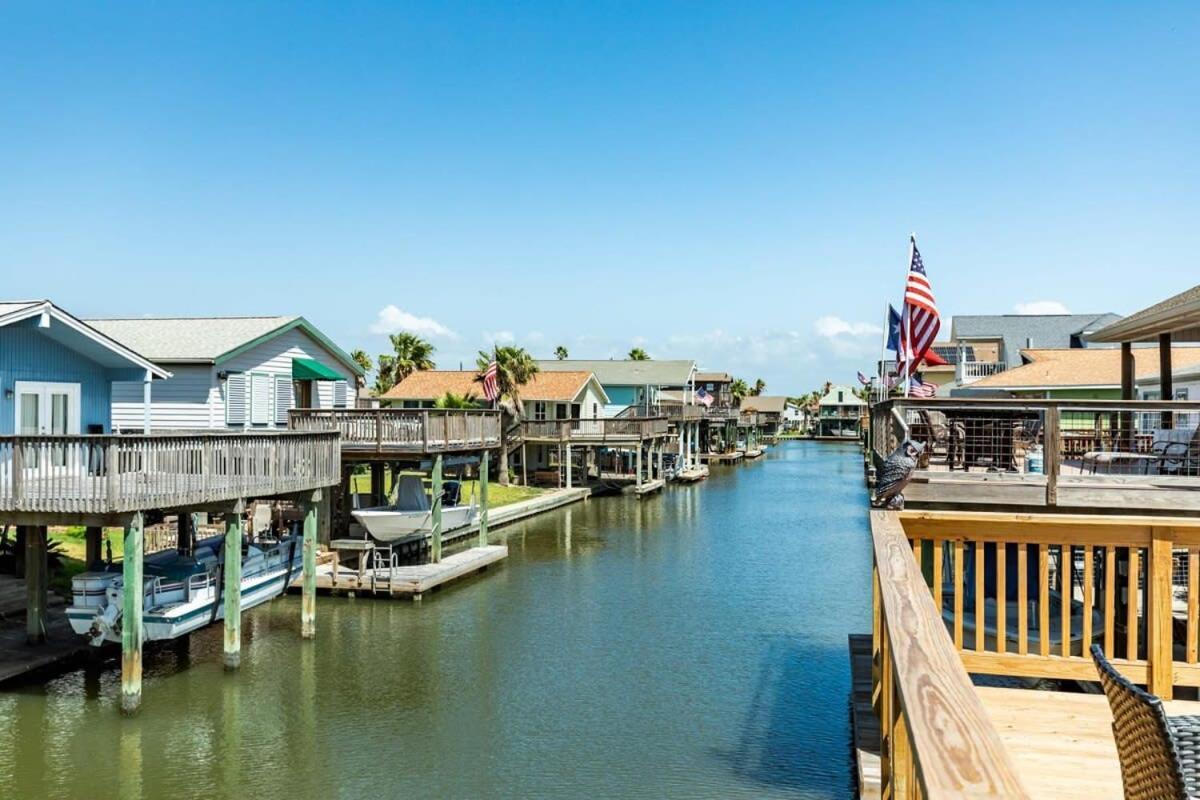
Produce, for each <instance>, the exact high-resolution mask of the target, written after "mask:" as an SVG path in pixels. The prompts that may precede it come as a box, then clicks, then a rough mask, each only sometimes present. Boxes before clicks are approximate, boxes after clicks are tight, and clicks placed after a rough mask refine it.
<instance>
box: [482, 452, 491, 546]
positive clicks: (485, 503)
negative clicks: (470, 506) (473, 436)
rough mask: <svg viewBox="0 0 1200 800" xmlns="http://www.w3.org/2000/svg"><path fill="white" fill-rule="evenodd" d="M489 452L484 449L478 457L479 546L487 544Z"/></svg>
mask: <svg viewBox="0 0 1200 800" xmlns="http://www.w3.org/2000/svg"><path fill="white" fill-rule="evenodd" d="M490 456H491V454H490V453H489V452H488V451H487V450H484V451H483V454H482V455H481V456H480V457H479V508H480V511H479V546H480V547H487V544H488V460H489V457H490Z"/></svg>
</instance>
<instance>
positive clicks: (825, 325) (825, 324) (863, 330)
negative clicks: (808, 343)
mask: <svg viewBox="0 0 1200 800" xmlns="http://www.w3.org/2000/svg"><path fill="white" fill-rule="evenodd" d="M813 327H814V328H815V329H816V331H817V335H818V336H823V337H825V338H826V339H837V338H840V337H844V336H849V337H854V338H859V337H863V336H879V335H880V334H882V333H883V328H881V327H879V326H878V325H872V324H871V323H869V322H847V321H846V320H844V319H842V318H841V317H835V316H832V315H830V316H824V317H821V318H819V319H818V320H817V321H816V322H814V323H813Z"/></svg>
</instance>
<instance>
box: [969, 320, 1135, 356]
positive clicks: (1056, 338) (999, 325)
mask: <svg viewBox="0 0 1200 800" xmlns="http://www.w3.org/2000/svg"><path fill="white" fill-rule="evenodd" d="M1119 319H1120V317H1119V316H1117V315H1116V314H1112V313H1104V314H968V315H965V316H958V315H956V316H955V317H954V319H953V321H952V322H951V324H950V338H951V339H953V340H955V341H962V340H963V339H1000V340H1002V341H1003V342H1004V353H1003V355H1004V357H1005V362H1006V363H1007V364H1008V365H1009V366H1017V365H1018V364H1020V363H1021V362H1020V355H1019V354H1020V352H1021V351H1022V350H1025V349H1030V348H1037V349H1058V348H1067V347H1070V346H1071V337H1072V336H1085V335H1086V334H1088V333H1090V332H1092V331H1097V330H1099V329H1101V328H1103V327H1104V326H1106V325H1109V324H1111V323H1113V322H1116V321H1117V320H1119ZM1031 342H1032V344H1031Z"/></svg>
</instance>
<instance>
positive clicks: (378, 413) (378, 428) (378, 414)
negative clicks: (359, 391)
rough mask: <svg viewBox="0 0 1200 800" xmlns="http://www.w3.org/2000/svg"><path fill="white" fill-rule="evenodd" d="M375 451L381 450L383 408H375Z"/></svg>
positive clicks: (380, 451)
mask: <svg viewBox="0 0 1200 800" xmlns="http://www.w3.org/2000/svg"><path fill="white" fill-rule="evenodd" d="M375 452H376V453H382V452H383V409H382V408H377V409H375Z"/></svg>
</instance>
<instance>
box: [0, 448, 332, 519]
mask: <svg viewBox="0 0 1200 800" xmlns="http://www.w3.org/2000/svg"><path fill="white" fill-rule="evenodd" d="M340 463H341V462H340V452H339V450H338V435H337V433H336V432H328V433H293V432H286V431H285V432H273V433H209V432H204V433H171V434H153V435H149V436H3V437H0V511H24V512H32V513H53V514H104V513H115V512H123V511H137V510H145V509H155V508H176V507H180V506H187V505H204V504H206V503H215V502H220V501H223V500H231V499H239V498H250V497H268V496H272V495H277V494H287V493H291V492H300V491H305V490H308V489H315V488H320V487H323V486H333V485H335V484H337V482H338V478H339V470H340Z"/></svg>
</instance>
